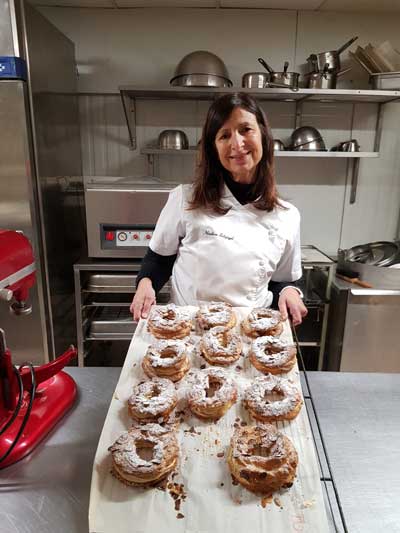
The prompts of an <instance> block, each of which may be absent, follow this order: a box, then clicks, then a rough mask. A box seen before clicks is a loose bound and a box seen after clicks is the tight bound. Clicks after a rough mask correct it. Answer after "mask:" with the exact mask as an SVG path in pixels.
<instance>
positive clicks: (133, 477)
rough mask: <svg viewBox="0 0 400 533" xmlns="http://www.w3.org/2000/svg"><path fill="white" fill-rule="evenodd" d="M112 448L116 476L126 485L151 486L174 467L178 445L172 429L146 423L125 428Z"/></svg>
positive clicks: (113, 470)
mask: <svg viewBox="0 0 400 533" xmlns="http://www.w3.org/2000/svg"><path fill="white" fill-rule="evenodd" d="M109 451H110V452H111V455H112V473H113V475H114V476H115V477H116V478H117V479H119V480H120V481H122V483H125V484H126V485H132V486H140V487H150V486H153V485H156V484H158V483H159V482H160V481H161V480H163V479H164V478H166V477H167V476H168V474H169V473H170V472H172V471H173V470H174V469H175V467H176V465H177V462H178V454H179V447H178V441H177V439H176V436H175V433H174V432H173V431H172V429H171V428H169V427H162V426H160V425H159V424H147V425H145V426H140V427H132V428H131V429H129V430H128V431H125V433H123V434H122V435H121V436H120V437H119V438H118V439H117V440H116V441H115V443H114V444H113V445H112V446H110V448H109Z"/></svg>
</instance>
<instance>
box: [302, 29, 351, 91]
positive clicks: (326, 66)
mask: <svg viewBox="0 0 400 533" xmlns="http://www.w3.org/2000/svg"><path fill="white" fill-rule="evenodd" d="M357 39H358V37H353V38H352V39H350V40H349V41H347V43H345V44H344V45H343V46H341V47H340V48H338V49H337V50H329V51H327V52H320V53H318V54H311V55H310V56H309V57H308V58H307V63H308V74H306V78H307V87H308V88H309V89H335V88H336V82H337V79H338V77H339V76H342V74H345V73H346V72H348V71H349V70H350V68H346V69H343V70H342V69H341V65H340V54H341V53H342V52H344V51H345V50H346V49H347V48H348V47H349V46H350V45H352V44H353V43H354V41H356V40H357Z"/></svg>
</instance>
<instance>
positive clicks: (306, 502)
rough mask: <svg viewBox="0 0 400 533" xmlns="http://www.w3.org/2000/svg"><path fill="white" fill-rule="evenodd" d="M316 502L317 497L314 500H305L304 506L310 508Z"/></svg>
mask: <svg viewBox="0 0 400 533" xmlns="http://www.w3.org/2000/svg"><path fill="white" fill-rule="evenodd" d="M314 504H315V499H314V498H312V500H304V502H303V505H302V508H303V509H308V508H309V507H312V506H313V505H314Z"/></svg>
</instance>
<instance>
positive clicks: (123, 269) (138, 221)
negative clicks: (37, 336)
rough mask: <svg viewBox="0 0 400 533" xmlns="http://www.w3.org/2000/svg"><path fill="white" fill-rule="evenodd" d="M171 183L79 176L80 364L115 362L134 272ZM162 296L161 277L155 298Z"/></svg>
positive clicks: (127, 324)
mask: <svg viewBox="0 0 400 533" xmlns="http://www.w3.org/2000/svg"><path fill="white" fill-rule="evenodd" d="M176 185H177V184H176V183H166V182H163V181H161V180H158V179H156V178H151V177H143V178H110V177H90V178H86V179H85V205H86V223H87V240H88V255H89V257H87V258H83V259H81V260H80V261H79V262H78V263H76V264H75V265H74V277H75V302H76V323H77V344H78V358H79V365H80V366H83V365H84V364H90V362H91V361H93V363H94V364H99V361H100V362H102V363H103V364H110V362H113V363H114V364H120V363H121V357H123V355H124V354H125V353H126V350H127V347H128V343H129V341H130V339H131V337H132V334H133V333H134V331H135V327H136V324H135V323H134V322H133V321H132V315H131V314H130V312H129V306H130V303H131V302H132V298H133V295H134V292H135V287H136V276H137V273H138V272H139V270H140V264H141V261H142V259H143V257H144V255H145V253H146V250H147V246H148V243H149V241H150V239H151V236H152V234H153V230H154V227H155V224H156V222H157V219H158V216H159V214H160V211H161V209H162V207H163V206H164V204H165V203H166V201H167V198H168V194H169V191H170V190H171V189H172V188H173V187H175V186H176ZM168 300H169V284H168V283H167V284H166V286H165V287H164V288H163V289H162V290H161V291H160V294H159V295H158V301H159V302H160V303H166V302H167V301H168ZM113 341H118V342H117V343H116V342H113Z"/></svg>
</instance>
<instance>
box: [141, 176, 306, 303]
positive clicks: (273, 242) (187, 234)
mask: <svg viewBox="0 0 400 533" xmlns="http://www.w3.org/2000/svg"><path fill="white" fill-rule="evenodd" d="M192 187H193V186H192V185H190V184H189V185H179V186H178V187H176V188H175V189H173V190H172V191H171V192H170V194H169V198H168V201H167V203H166V205H165V207H164V208H163V210H162V211H161V214H160V217H159V219H158V222H157V225H156V228H155V230H154V233H153V237H152V239H151V241H150V243H149V245H150V248H151V250H153V252H156V253H157V254H160V255H164V256H165V255H173V254H177V258H176V261H175V263H174V267H173V270H172V291H171V298H172V301H173V302H174V303H175V304H177V305H199V303H201V302H209V301H215V300H219V301H220V300H223V301H225V302H228V303H230V304H231V305H233V306H237V307H249V306H251V307H267V306H269V305H271V302H272V293H271V292H270V291H268V283H269V281H270V280H273V281H295V280H297V279H299V278H300V277H301V252H300V214H299V211H298V210H297V208H296V207H294V206H293V205H292V204H290V203H289V202H285V201H283V200H281V203H282V205H283V206H284V207H286V209H282V208H280V207H276V208H274V210H273V211H271V212H268V211H262V210H260V209H257V208H255V207H254V206H253V205H252V204H246V205H241V204H240V203H239V202H238V201H237V200H236V198H235V197H234V196H233V195H232V193H231V192H230V190H229V189H228V187H227V186H226V185H224V189H223V192H222V198H221V205H222V206H223V207H224V208H226V207H230V208H231V209H230V210H229V211H228V212H227V213H226V214H225V215H218V214H214V213H210V212H206V211H205V210H202V209H195V210H188V209H187V208H188V202H189V201H190V199H191V197H192V193H193V188H192Z"/></svg>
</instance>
